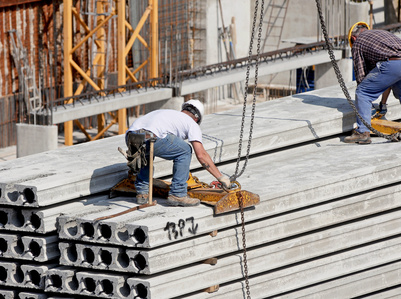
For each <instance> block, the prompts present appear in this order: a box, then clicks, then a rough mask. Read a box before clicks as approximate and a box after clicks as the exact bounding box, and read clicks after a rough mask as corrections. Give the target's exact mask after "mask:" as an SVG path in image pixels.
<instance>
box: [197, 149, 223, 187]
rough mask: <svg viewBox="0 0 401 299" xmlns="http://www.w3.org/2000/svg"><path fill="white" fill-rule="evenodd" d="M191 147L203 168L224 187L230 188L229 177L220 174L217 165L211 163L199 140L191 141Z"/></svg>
mask: <svg viewBox="0 0 401 299" xmlns="http://www.w3.org/2000/svg"><path fill="white" fill-rule="evenodd" d="M191 144H192V147H193V149H194V151H195V155H196V158H197V159H198V161H199V163H200V164H201V165H202V167H203V168H205V169H206V170H207V171H208V172H209V173H210V174H211V175H212V176H214V177H215V178H216V179H218V180H219V182H220V183H222V184H224V185H225V187H226V188H230V179H229V177H227V176H226V175H222V174H221V172H220V170H219V169H218V168H217V166H216V165H215V164H214V163H213V160H212V158H210V155H209V154H208V153H207V151H206V150H205V148H204V147H203V144H202V143H201V142H199V141H191Z"/></svg>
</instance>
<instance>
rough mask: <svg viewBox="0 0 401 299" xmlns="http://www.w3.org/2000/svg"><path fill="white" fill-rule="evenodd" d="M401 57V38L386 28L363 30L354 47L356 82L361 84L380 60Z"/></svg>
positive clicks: (353, 57)
mask: <svg viewBox="0 0 401 299" xmlns="http://www.w3.org/2000/svg"><path fill="white" fill-rule="evenodd" d="M391 57H401V39H400V38H398V37H397V36H395V35H394V34H392V33H390V32H388V31H385V30H366V31H363V32H362V33H361V34H360V35H359V36H358V37H357V38H356V40H355V42H354V44H353V47H352V59H353V60H354V71H355V77H356V82H357V83H358V84H359V83H361V82H362V80H363V79H364V78H365V76H366V75H367V74H368V73H369V72H370V71H371V70H373V69H374V68H375V67H376V63H377V62H379V61H385V60H387V59H388V58H391Z"/></svg>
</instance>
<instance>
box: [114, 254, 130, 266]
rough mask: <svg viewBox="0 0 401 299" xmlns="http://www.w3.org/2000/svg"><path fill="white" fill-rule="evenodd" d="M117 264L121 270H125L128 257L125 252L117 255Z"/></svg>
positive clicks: (127, 264)
mask: <svg viewBox="0 0 401 299" xmlns="http://www.w3.org/2000/svg"><path fill="white" fill-rule="evenodd" d="M117 262H118V264H119V265H120V266H121V267H122V268H127V267H128V266H129V257H128V255H127V254H126V253H125V252H123V253H120V254H119V255H118V258H117Z"/></svg>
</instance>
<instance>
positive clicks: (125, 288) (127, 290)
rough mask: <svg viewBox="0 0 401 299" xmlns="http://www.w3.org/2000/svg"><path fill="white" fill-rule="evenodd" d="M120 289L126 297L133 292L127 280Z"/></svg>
mask: <svg viewBox="0 0 401 299" xmlns="http://www.w3.org/2000/svg"><path fill="white" fill-rule="evenodd" d="M119 291H120V294H121V295H123V296H124V297H128V296H129V294H130V293H131V288H130V287H129V285H128V284H127V283H126V282H124V285H123V286H122V287H121V288H120V290H119Z"/></svg>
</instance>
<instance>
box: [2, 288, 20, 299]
mask: <svg viewBox="0 0 401 299" xmlns="http://www.w3.org/2000/svg"><path fill="white" fill-rule="evenodd" d="M0 295H1V296H2V298H4V299H14V298H17V292H16V291H8V290H0Z"/></svg>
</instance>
